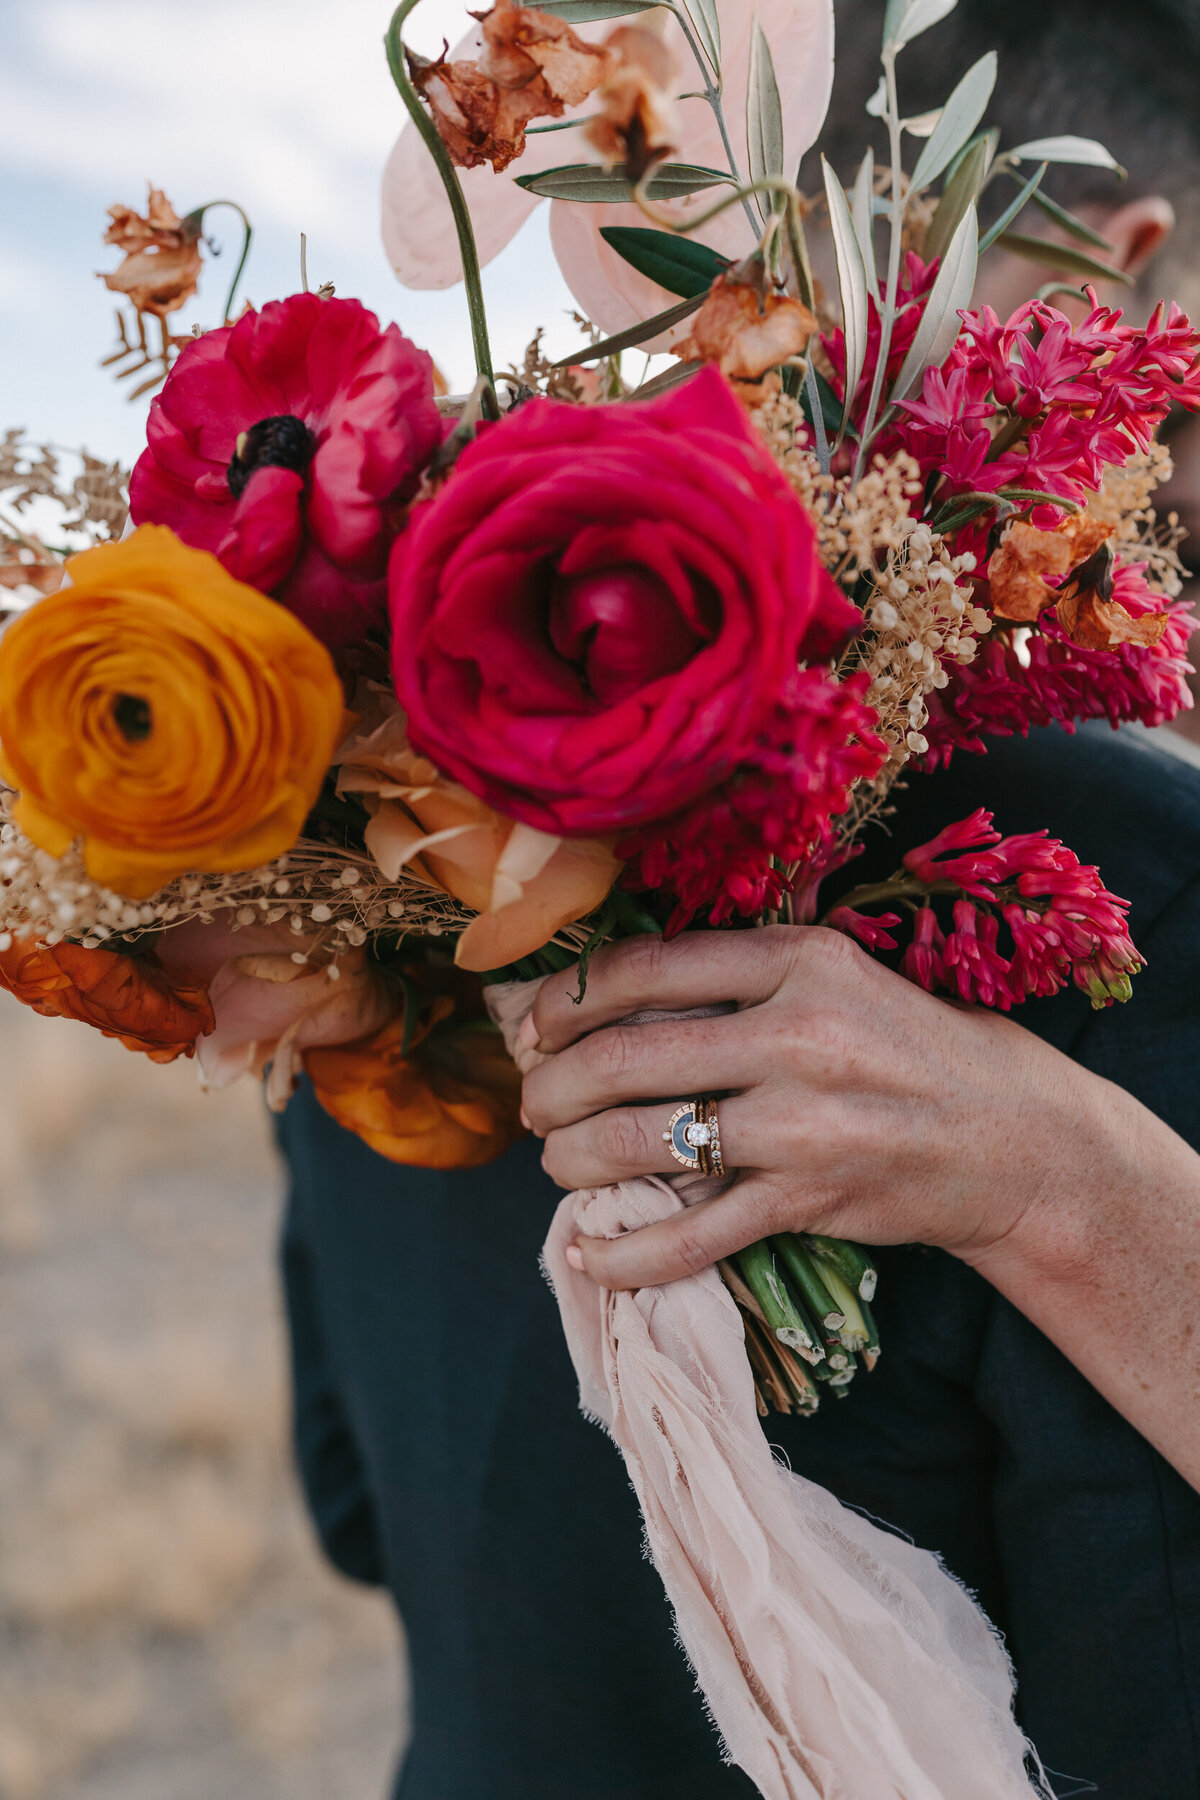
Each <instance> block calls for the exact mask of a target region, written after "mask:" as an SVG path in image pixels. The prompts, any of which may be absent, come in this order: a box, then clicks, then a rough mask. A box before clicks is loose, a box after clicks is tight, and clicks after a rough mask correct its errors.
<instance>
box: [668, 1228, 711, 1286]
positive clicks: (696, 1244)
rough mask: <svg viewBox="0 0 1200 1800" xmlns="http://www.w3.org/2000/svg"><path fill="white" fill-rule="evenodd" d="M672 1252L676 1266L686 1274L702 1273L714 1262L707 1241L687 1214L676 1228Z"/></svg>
mask: <svg viewBox="0 0 1200 1800" xmlns="http://www.w3.org/2000/svg"><path fill="white" fill-rule="evenodd" d="M671 1253H672V1256H673V1257H674V1260H675V1263H676V1266H677V1267H678V1268H679V1269H680V1270H682V1272H683V1273H684V1274H685V1275H700V1274H702V1273H703V1271H704V1270H705V1269H707V1268H709V1267H711V1264H712V1252H711V1251H710V1250H709V1248H708V1245H707V1244H706V1243H705V1241H704V1237H703V1234H702V1233H701V1232H699V1231H698V1230H697V1229H696V1227H695V1226H694V1225H693V1224H692V1223H691V1222H690V1221H689V1220H688V1218H687V1216H686V1214H685V1216H684V1218H683V1220H682V1221H681V1223H680V1224H679V1225H678V1226H676V1228H675V1233H674V1236H673V1238H672V1242H671Z"/></svg>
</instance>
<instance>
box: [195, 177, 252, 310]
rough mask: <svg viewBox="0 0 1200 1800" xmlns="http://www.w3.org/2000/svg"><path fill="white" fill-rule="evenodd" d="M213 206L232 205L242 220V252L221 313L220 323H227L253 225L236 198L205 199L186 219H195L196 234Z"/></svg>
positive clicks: (248, 249)
mask: <svg viewBox="0 0 1200 1800" xmlns="http://www.w3.org/2000/svg"><path fill="white" fill-rule="evenodd" d="M214 206H229V207H232V209H233V211H234V212H235V213H236V214H237V216H238V218H239V219H240V220H241V221H242V254H241V255H240V256H239V258H238V265H237V268H236V269H235V270H234V271H233V280H232V281H231V283H230V284H229V298H228V300H226V302H225V311H224V313H223V314H222V315H221V323H222V324H223V325H228V324H229V322H230V320H231V319H232V317H233V302H234V297H235V295H236V294H237V291H238V283H239V281H240V280H241V279H242V272H243V270H244V269H245V267H246V262H247V259H248V257H249V255H250V240H251V238H252V237H253V236H254V227H253V226H252V225H251V223H250V221H249V219H248V218H247V217H246V215H245V213H244V212H243V211H242V209H241V207H240V206H239V205H238V203H237V201H236V200H206V201H205V202H204V205H203V206H197V207H194V208H193V210H192V211H191V212H190V213H189V214H188V219H195V221H196V231H197V235H198V234H199V232H200V229H201V226H202V225H203V222H204V215H205V213H206V212H211V211H212V209H213V207H214ZM184 223H185V224H186V223H187V219H185V220H184Z"/></svg>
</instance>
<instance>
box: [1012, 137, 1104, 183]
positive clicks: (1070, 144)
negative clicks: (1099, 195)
mask: <svg viewBox="0 0 1200 1800" xmlns="http://www.w3.org/2000/svg"><path fill="white" fill-rule="evenodd" d="M1005 154H1006V155H1007V156H1008V158H1009V160H1010V161H1012V162H1052V163H1082V164H1084V165H1085V167H1088V168H1093V169H1114V170H1115V171H1116V173H1117V174H1118V175H1121V176H1124V174H1125V171H1124V169H1123V168H1122V167H1121V165H1120V163H1119V162H1118V161H1117V159H1116V157H1115V156H1112V155H1111V154H1110V153H1109V152H1108V151H1107V150H1106V149H1105V148H1104V145H1103V144H1098V143H1097V142H1096V140H1095V138H1081V137H1071V136H1070V134H1068V135H1066V136H1064V137H1047V138H1031V139H1030V141H1029V142H1028V143H1027V144H1018V145H1017V147H1016V149H1015V150H1009V151H1006V152H1005Z"/></svg>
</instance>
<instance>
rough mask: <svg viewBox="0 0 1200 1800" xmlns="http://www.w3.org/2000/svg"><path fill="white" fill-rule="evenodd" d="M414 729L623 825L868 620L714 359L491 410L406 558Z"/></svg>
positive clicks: (529, 819)
mask: <svg viewBox="0 0 1200 1800" xmlns="http://www.w3.org/2000/svg"><path fill="white" fill-rule="evenodd" d="M391 582H392V586H391V613H392V642H393V653H392V655H393V678H394V681H395V686H396V693H397V697H398V699H399V701H400V703H401V705H402V706H403V707H404V708H405V711H406V712H407V715H408V728H409V737H410V740H411V742H412V743H413V744H414V745H415V746H416V747H417V748H418V749H419V750H421V751H422V752H423V753H424V754H425V755H427V756H428V757H430V758H431V760H432V761H433V762H434V763H436V764H437V766H438V767H439V768H440V769H442V770H443V771H445V772H446V773H448V774H450V775H452V776H453V777H454V779H455V780H457V781H460V782H461V783H462V785H463V786H464V787H466V788H468V789H470V791H471V792H472V793H475V794H479V795H481V796H482V797H483V798H484V799H485V800H487V801H488V802H489V803H490V804H491V805H493V806H495V807H496V808H497V810H498V811H500V812H502V813H505V814H507V815H508V816H509V817H512V818H516V819H520V820H522V821H524V822H525V823H526V824H529V825H534V826H536V827H537V828H538V829H539V830H542V831H547V832H553V833H555V834H557V835H561V836H593V835H602V834H605V833H607V832H616V831H624V830H627V829H629V828H632V827H634V826H638V825H642V824H644V823H646V822H648V821H650V820H654V819H661V818H663V817H665V816H667V815H669V814H671V813H673V812H674V811H675V810H676V809H677V808H679V807H681V806H685V805H687V804H688V803H690V802H692V801H694V800H696V799H697V798H699V797H700V796H701V795H703V794H705V793H707V792H710V791H711V790H712V789H713V788H714V787H715V786H716V785H717V784H718V783H720V782H721V781H722V780H724V779H725V778H726V777H727V776H728V775H730V774H731V773H732V772H733V771H734V770H735V769H736V768H737V767H738V766H739V764H740V763H741V762H742V761H743V760H744V759H745V758H746V756H747V755H749V754H750V753H752V751H753V750H754V749H755V748H756V746H757V745H758V742H759V739H760V738H761V736H762V735H763V733H764V731H766V729H767V727H768V725H769V722H770V721H771V719H772V718H773V716H774V714H775V711H776V708H777V703H778V702H779V700H780V697H781V696H782V695H784V693H785V692H786V691H787V689H788V685H789V683H790V682H792V681H794V679H795V675H796V666H797V662H798V660H800V659H807V660H809V661H812V662H820V661H821V660H823V659H825V658H827V657H828V656H830V655H831V654H832V652H833V651H834V649H835V648H837V647H838V646H839V645H840V644H841V643H842V642H843V641H844V640H845V639H846V637H847V636H848V635H849V634H850V632H851V631H852V630H853V629H854V628H855V626H856V625H857V624H858V623H859V622H860V615H859V614H858V613H857V612H856V611H855V609H854V608H853V607H852V606H851V605H850V604H849V603H848V602H847V601H846V600H845V599H844V597H843V596H842V594H841V593H840V591H839V590H838V588H837V587H836V586H835V585H834V583H833V581H832V580H831V579H830V577H829V575H828V574H827V573H826V571H825V570H824V568H823V567H822V565H821V561H820V557H819V555H818V550H817V543H816V537H815V534H814V531H813V527H812V524H811V522H810V520H809V517H808V514H807V513H806V512H805V511H804V508H803V507H802V506H801V505H800V504H799V502H798V501H797V499H796V497H795V495H794V494H793V493H792V491H791V489H790V488H789V487H788V485H787V483H786V481H785V480H784V478H783V476H782V475H781V474H780V472H779V470H778V469H777V468H776V466H775V464H774V462H773V461H772V459H771V457H770V455H769V454H768V452H767V450H766V449H765V447H764V445H763V443H762V441H761V439H760V438H759V436H758V434H757V433H756V432H755V430H754V428H753V426H752V425H751V424H750V423H749V421H748V419H747V416H746V414H745V412H744V410H743V408H742V407H741V405H740V404H739V403H738V401H737V399H736V398H735V396H734V394H733V393H732V391H731V390H730V388H729V386H728V384H727V382H726V381H725V379H724V377H723V376H721V375H720V374H718V373H717V371H716V370H715V369H713V368H712V367H709V368H706V369H704V370H702V371H701V372H700V373H699V374H698V375H696V376H695V377H694V378H693V379H692V380H691V381H689V382H687V383H686V384H685V385H684V386H682V387H679V388H677V389H675V390H674V391H672V392H671V393H669V394H667V395H665V396H663V397H662V398H660V399H657V400H653V401H647V402H644V403H642V404H630V405H625V406H599V407H591V406H570V405H567V404H565V403H562V402H557V401H551V400H531V401H529V402H528V403H527V404H526V405H525V406H522V407H521V408H519V409H518V410H517V411H516V412H514V413H512V414H510V415H509V416H508V418H506V419H504V420H503V421H502V422H501V423H499V424H497V425H493V426H490V427H488V428H486V429H485V430H484V431H483V432H482V433H481V435H480V436H479V438H478V439H477V440H476V442H475V443H474V444H472V445H471V446H470V447H469V448H468V449H467V450H466V451H465V452H464V453H463V455H462V457H461V458H460V460H459V462H458V465H457V468H456V470H455V473H454V474H453V476H452V477H451V479H450V480H449V482H448V483H447V484H446V486H445V487H444V488H443V490H442V491H441V493H440V494H439V495H438V496H437V497H436V499H434V500H433V501H431V502H430V503H428V504H427V505H426V506H423V507H422V508H421V509H420V512H419V514H418V515H417V516H416V517H415V518H414V520H413V523H412V525H411V527H410V530H409V532H408V534H407V535H406V537H405V539H404V541H403V543H402V544H400V545H398V546H397V550H396V553H395V555H394V557H393V561H392V576H391Z"/></svg>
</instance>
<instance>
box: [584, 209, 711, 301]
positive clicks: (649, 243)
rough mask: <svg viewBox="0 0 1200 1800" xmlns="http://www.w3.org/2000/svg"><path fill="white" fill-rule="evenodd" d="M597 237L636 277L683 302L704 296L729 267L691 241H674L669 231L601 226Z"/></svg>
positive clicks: (633, 226)
mask: <svg viewBox="0 0 1200 1800" xmlns="http://www.w3.org/2000/svg"><path fill="white" fill-rule="evenodd" d="M600 236H601V237H602V238H603V239H604V241H605V243H606V244H608V245H610V246H611V248H612V249H614V250H615V251H616V253H617V255H618V256H621V257H624V259H625V261H626V262H627V263H629V264H630V265H631V267H633V268H635V269H636V270H637V272H638V274H639V275H645V276H647V277H648V278H649V279H650V280H651V281H656V282H657V283H658V285H659V287H664V288H666V290H667V292H668V293H669V294H682V295H683V297H684V299H685V300H691V299H693V298H695V296H696V295H697V294H706V293H707V292H708V290H709V288H710V287H711V286H712V284H713V282H714V281H715V280H716V278H717V276H718V275H719V274H720V273H721V271H722V270H723V269H727V268H728V267H729V258H728V257H727V256H721V255H719V254H718V253H717V251H715V250H711V249H710V248H709V246H708V245H707V244H700V243H697V242H695V241H694V240H693V239H692V238H685V237H674V236H673V235H672V234H671V232H669V231H651V230H649V229H647V228H644V227H642V226H640V225H604V226H602V227H601V230H600Z"/></svg>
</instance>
